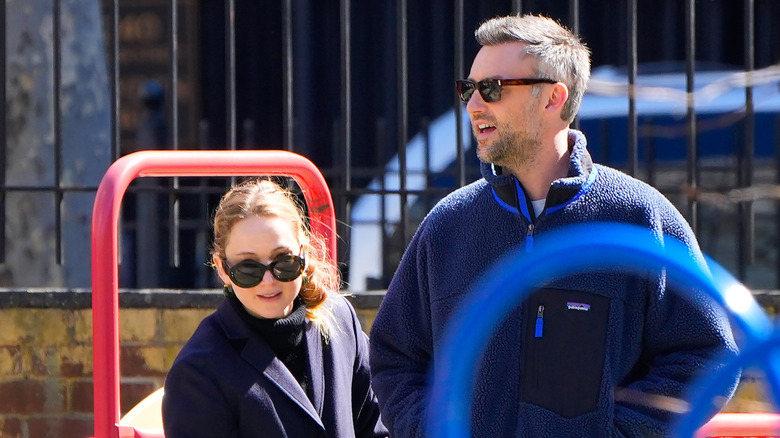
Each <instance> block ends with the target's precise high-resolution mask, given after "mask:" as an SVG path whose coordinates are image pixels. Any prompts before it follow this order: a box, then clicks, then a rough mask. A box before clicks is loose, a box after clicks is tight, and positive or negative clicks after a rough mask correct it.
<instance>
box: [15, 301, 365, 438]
mask: <svg viewBox="0 0 780 438" xmlns="http://www.w3.org/2000/svg"><path fill="white" fill-rule="evenodd" d="M11 294H15V295H11ZM221 299H222V298H221V293H208V294H204V293H202V292H201V293H198V294H197V295H191V294H185V293H179V292H175V293H165V292H161V293H152V292H148V293H139V294H135V295H133V294H120V307H121V308H120V312H119V317H120V321H119V328H120V373H121V376H122V379H121V380H122V384H121V385H122V386H121V389H120V404H121V412H122V413H123V414H124V413H126V412H127V411H128V410H130V409H131V408H132V407H133V406H135V405H136V404H137V403H138V402H139V401H141V400H142V399H143V398H144V397H146V396H147V395H149V394H151V393H152V392H153V391H154V390H156V389H157V388H160V387H161V386H162V385H163V382H164V380H165V374H166V372H167V370H168V369H169V368H170V366H171V364H172V363H173V360H174V358H175V357H176V354H178V352H179V350H180V349H181V347H182V345H183V344H184V342H185V341H186V340H187V339H188V338H189V337H190V335H192V332H193V331H194V330H195V328H196V327H197V325H198V324H199V323H200V321H201V320H202V319H203V318H204V317H205V316H206V315H208V314H210V313H211V312H213V311H214V309H215V308H216V306H217V305H218V303H219V301H221ZM90 300H91V296H90V294H89V293H87V292H81V293H79V292H69V293H61V294H58V293H47V295H41V293H39V292H29V291H25V292H22V291H18V292H5V291H0V437H2V438H49V437H51V438H85V437H90V436H92V432H93V417H92V412H93V393H92V388H93V387H92V310H91V308H90V306H91V303H90ZM362 302H365V300H363V301H362ZM353 303H355V306H356V308H357V311H358V314H359V316H360V318H361V323H363V324H364V327H369V326H370V324H371V322H372V321H373V318H374V315H375V314H376V310H375V308H371V307H369V308H360V307H364V306H361V300H360V299H358V300H355V299H353ZM188 306H194V308H193V307H188ZM369 306H374V305H372V304H370V303H369ZM128 307H129V308H128Z"/></svg>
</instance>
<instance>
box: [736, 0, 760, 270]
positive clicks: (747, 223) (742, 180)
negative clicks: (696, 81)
mask: <svg viewBox="0 0 780 438" xmlns="http://www.w3.org/2000/svg"><path fill="white" fill-rule="evenodd" d="M755 18H756V11H755V1H754V0H745V15H744V24H743V25H744V26H745V35H744V38H745V47H744V51H745V72H746V73H747V84H746V85H745V123H744V126H745V141H744V144H745V152H744V154H743V155H742V156H741V158H742V160H741V162H740V163H739V186H740V187H750V186H751V185H752V184H753V155H754V153H755V135H754V130H755V113H754V108H753V70H754V69H755V29H756V28H755ZM738 211H739V221H738V223H739V224H740V227H739V246H740V252H739V254H740V261H739V268H738V269H739V278H740V280H745V278H746V276H747V265H752V264H753V261H754V248H755V239H754V238H755V214H754V213H755V212H754V210H753V202H752V201H750V200H745V201H743V202H742V203H740V204H739V208H738Z"/></svg>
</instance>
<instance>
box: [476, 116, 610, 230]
mask: <svg viewBox="0 0 780 438" xmlns="http://www.w3.org/2000/svg"><path fill="white" fill-rule="evenodd" d="M569 152H570V161H569V172H568V174H567V176H566V177H564V178H560V179H558V180H556V181H554V182H553V183H552V185H551V186H550V191H549V192H548V194H547V202H546V205H545V210H548V211H549V209H551V208H552V209H556V210H557V209H560V208H562V207H564V206H566V205H567V204H568V203H570V202H572V201H573V200H574V199H576V198H577V197H579V195H580V194H582V192H583V191H585V190H586V189H587V188H588V186H589V185H590V183H592V181H593V177H595V170H596V169H595V167H594V166H593V161H592V159H591V157H590V154H589V153H588V149H587V141H586V139H585V135H584V134H583V133H582V132H580V131H577V130H574V129H570V130H569ZM480 170H481V172H482V176H483V177H484V178H485V180H486V181H487V182H488V183H489V184H490V186H491V187H492V189H493V193H494V194H495V195H496V197H497V198H498V199H499V200H500V202H501V203H502V205H504V206H505V207H507V208H509V209H510V210H513V211H515V212H516V213H520V214H522V215H523V216H526V217H527V218H528V219H529V220H531V218H532V216H531V214H532V213H531V212H533V208H532V207H531V199H528V197H527V196H526V195H525V191H524V189H523V187H522V185H521V184H520V182H519V181H518V180H517V179H516V178H515V177H514V176H512V175H510V174H508V173H504V172H503V169H502V168H501V167H500V166H495V165H493V164H491V163H485V162H481V163H480Z"/></svg>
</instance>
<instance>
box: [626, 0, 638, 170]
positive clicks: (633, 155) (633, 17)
mask: <svg viewBox="0 0 780 438" xmlns="http://www.w3.org/2000/svg"><path fill="white" fill-rule="evenodd" d="M636 3H637V0H628V4H627V9H628V14H627V18H628V21H627V26H628V54H627V57H628V61H627V64H628V117H627V118H626V124H627V127H628V155H627V156H628V163H626V164H627V165H628V174H629V175H632V176H635V175H636V173H637V169H638V168H639V158H638V156H637V155H638V153H637V149H638V148H639V141H638V137H637V124H638V118H637V114H636V98H635V94H634V87H635V85H636V76H637V62H638V60H637V58H638V57H639V54H638V52H637V5H636Z"/></svg>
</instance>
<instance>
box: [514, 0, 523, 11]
mask: <svg viewBox="0 0 780 438" xmlns="http://www.w3.org/2000/svg"><path fill="white" fill-rule="evenodd" d="M512 11H513V12H514V13H516V14H521V13H522V12H523V0H512Z"/></svg>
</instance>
